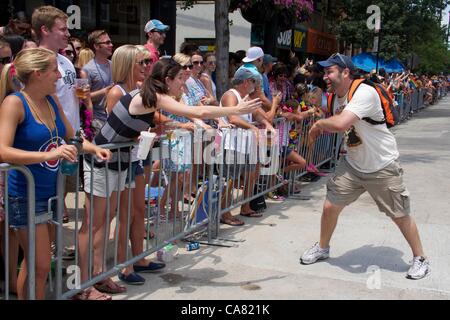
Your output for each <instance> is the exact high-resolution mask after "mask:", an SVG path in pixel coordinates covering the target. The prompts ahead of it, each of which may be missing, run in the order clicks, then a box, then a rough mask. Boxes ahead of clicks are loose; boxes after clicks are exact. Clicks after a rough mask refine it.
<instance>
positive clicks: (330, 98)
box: [327, 93, 334, 114]
mask: <svg viewBox="0 0 450 320" xmlns="http://www.w3.org/2000/svg"><path fill="white" fill-rule="evenodd" d="M333 104H334V93H330V94H329V95H328V97H327V107H328V113H329V114H333Z"/></svg>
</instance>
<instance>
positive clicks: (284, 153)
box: [281, 147, 294, 159]
mask: <svg viewBox="0 0 450 320" xmlns="http://www.w3.org/2000/svg"><path fill="white" fill-rule="evenodd" d="M292 151H294V150H293V149H292V148H289V147H281V157H282V158H283V159H284V158H287V157H288V156H289V155H290V154H291V152H292Z"/></svg>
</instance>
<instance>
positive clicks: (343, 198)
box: [327, 159, 410, 218]
mask: <svg viewBox="0 0 450 320" xmlns="http://www.w3.org/2000/svg"><path fill="white" fill-rule="evenodd" d="M366 191H367V192H369V194H370V195H371V197H372V199H373V200H374V201H375V203H376V204H377V206H378V209H379V210H380V211H381V212H384V213H385V214H386V215H387V216H388V217H390V218H402V217H404V216H407V215H409V214H410V198H409V192H408V190H407V189H406V187H405V185H404V183H403V169H402V167H401V166H400V164H399V162H398V161H397V160H396V161H394V162H392V163H391V164H390V165H388V166H387V167H386V168H384V169H381V170H379V171H377V172H373V173H362V172H359V171H357V170H355V169H354V168H353V167H352V166H350V165H349V164H348V162H347V161H346V160H345V159H341V160H340V162H339V165H338V167H337V168H336V172H335V174H334V176H333V177H332V178H330V180H328V183H327V199H328V200H329V201H330V202H331V203H333V204H336V205H340V206H347V205H349V204H350V203H352V202H354V201H355V200H356V199H358V198H359V196H360V195H362V194H363V193H364V192H366Z"/></svg>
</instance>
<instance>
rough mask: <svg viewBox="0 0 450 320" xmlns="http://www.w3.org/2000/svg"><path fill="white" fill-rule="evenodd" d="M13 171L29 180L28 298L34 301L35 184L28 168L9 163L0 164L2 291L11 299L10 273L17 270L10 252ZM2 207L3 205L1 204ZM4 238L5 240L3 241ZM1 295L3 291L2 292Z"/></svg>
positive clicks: (7, 298)
mask: <svg viewBox="0 0 450 320" xmlns="http://www.w3.org/2000/svg"><path fill="white" fill-rule="evenodd" d="M11 170H17V171H19V172H20V173H22V174H23V175H24V176H25V178H26V179H27V202H28V227H27V228H28V257H27V275H28V277H27V292H28V293H27V297H28V299H30V300H34V299H35V296H36V292H35V288H36V276H35V271H36V270H35V258H36V253H35V238H36V225H35V214H34V212H35V184H34V178H33V175H32V173H31V171H30V170H29V169H28V168H27V167H26V166H19V165H10V164H7V163H0V173H3V174H4V179H5V180H4V181H5V183H4V186H5V194H4V209H5V210H4V214H5V215H4V221H3V223H0V225H2V224H3V230H2V233H3V237H1V236H0V240H2V241H1V242H2V243H3V247H2V251H1V253H2V255H3V263H4V279H3V286H2V289H3V290H2V291H3V295H4V299H5V300H9V299H10V294H9V292H10V284H9V276H10V273H11V272H13V273H14V274H13V275H12V276H16V275H15V270H16V269H15V268H14V270H10V268H9V266H10V260H9V258H10V251H9V243H10V239H9V229H10V226H9V214H8V211H9V205H8V200H9V192H8V172H9V171H11ZM0 205H1V204H0ZM2 238H3V239H2ZM11 262H12V265H13V266H14V267H15V266H17V261H11ZM0 293H1V291H0Z"/></svg>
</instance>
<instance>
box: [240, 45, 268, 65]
mask: <svg viewBox="0 0 450 320" xmlns="http://www.w3.org/2000/svg"><path fill="white" fill-rule="evenodd" d="M262 57H264V51H263V50H262V49H261V48H260V47H251V48H249V49H248V50H247V53H246V55H245V58H244V59H242V62H245V63H247V62H252V61H255V60H258V59H259V58H262Z"/></svg>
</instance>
